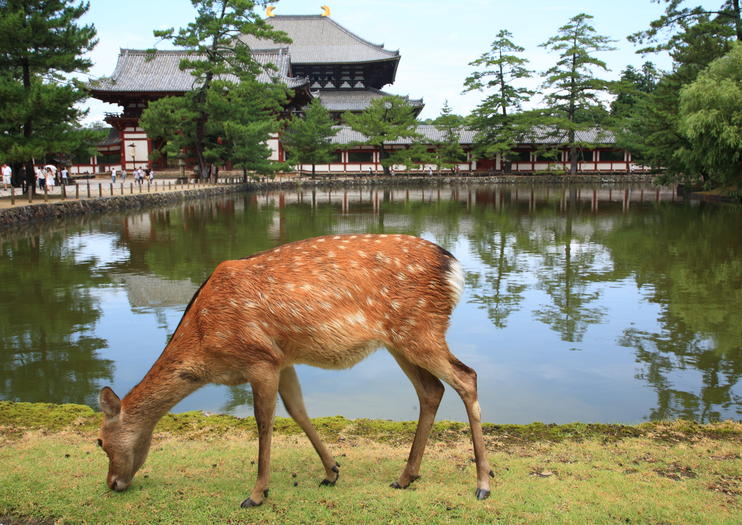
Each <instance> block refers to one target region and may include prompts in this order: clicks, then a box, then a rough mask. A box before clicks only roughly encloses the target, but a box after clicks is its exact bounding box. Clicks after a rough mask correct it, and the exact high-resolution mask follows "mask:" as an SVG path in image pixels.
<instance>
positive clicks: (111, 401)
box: [98, 386, 121, 417]
mask: <svg viewBox="0 0 742 525" xmlns="http://www.w3.org/2000/svg"><path fill="white" fill-rule="evenodd" d="M98 404H99V405H100V408H101V410H102V411H103V413H104V414H105V415H106V417H116V416H118V415H119V414H120V413H121V400H120V399H119V396H117V395H116V393H115V392H114V391H113V390H111V389H110V388H108V387H107V386H104V387H103V389H102V390H101V391H100V394H99V395H98Z"/></svg>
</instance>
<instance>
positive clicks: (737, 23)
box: [732, 0, 742, 42]
mask: <svg viewBox="0 0 742 525" xmlns="http://www.w3.org/2000/svg"><path fill="white" fill-rule="evenodd" d="M732 10H733V11H734V29H735V32H736V33H737V42H742V19H741V18H740V9H739V0H734V1H733V2H732Z"/></svg>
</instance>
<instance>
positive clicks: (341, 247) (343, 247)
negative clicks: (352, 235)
mask: <svg viewBox="0 0 742 525" xmlns="http://www.w3.org/2000/svg"><path fill="white" fill-rule="evenodd" d="M338 248H340V249H341V250H344V249H345V248H346V247H345V246H343V245H342V244H341V245H339V246H338Z"/></svg>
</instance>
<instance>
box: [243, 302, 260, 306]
mask: <svg viewBox="0 0 742 525" xmlns="http://www.w3.org/2000/svg"><path fill="white" fill-rule="evenodd" d="M244 307H245V308H257V307H258V303H256V302H255V301H245V303H244Z"/></svg>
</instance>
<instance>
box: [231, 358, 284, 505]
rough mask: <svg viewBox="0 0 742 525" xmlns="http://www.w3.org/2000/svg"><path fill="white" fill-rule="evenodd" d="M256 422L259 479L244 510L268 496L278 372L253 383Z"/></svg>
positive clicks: (268, 373) (263, 376)
mask: <svg viewBox="0 0 742 525" xmlns="http://www.w3.org/2000/svg"><path fill="white" fill-rule="evenodd" d="M251 384H252V395H253V408H254V410H255V422H256V423H257V425H258V479H257V481H256V483H255V487H253V489H252V492H251V493H250V497H249V498H247V499H246V500H245V501H243V502H242V504H241V505H240V506H241V507H243V508H248V507H257V506H259V505H262V504H263V500H265V498H266V497H267V496H268V482H269V481H270V462H271V438H272V437H273V414H274V413H275V409H276V394H277V393H278V372H277V371H270V372H266V373H265V374H262V375H261V378H260V379H256V380H253V381H251Z"/></svg>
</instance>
